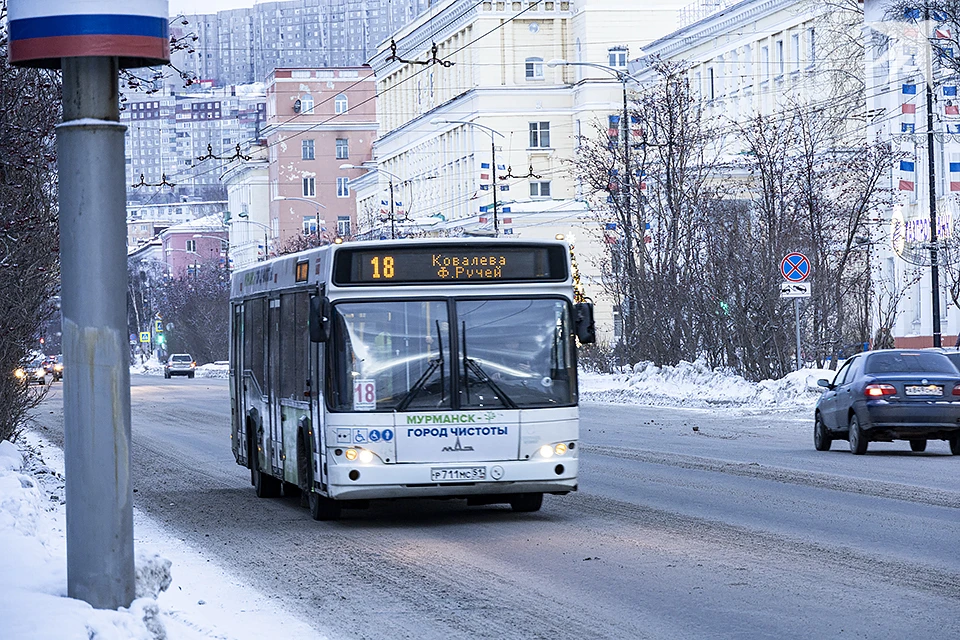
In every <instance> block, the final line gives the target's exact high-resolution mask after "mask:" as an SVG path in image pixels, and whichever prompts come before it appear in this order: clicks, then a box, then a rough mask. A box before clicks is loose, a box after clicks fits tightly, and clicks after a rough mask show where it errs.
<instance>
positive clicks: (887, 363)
mask: <svg viewBox="0 0 960 640" xmlns="http://www.w3.org/2000/svg"><path fill="white" fill-rule="evenodd" d="M864 372H865V373H947V374H951V375H956V374H957V368H956V367H955V366H953V364H952V363H951V362H950V360H949V359H948V358H947V356H945V355H943V354H942V353H930V352H916V351H886V352H882V353H872V354H870V355H869V356H868V357H867V362H866V365H865V367H864Z"/></svg>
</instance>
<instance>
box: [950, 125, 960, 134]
mask: <svg viewBox="0 0 960 640" xmlns="http://www.w3.org/2000/svg"><path fill="white" fill-rule="evenodd" d="M947 133H954V134H957V133H960V124H950V123H949V122H948V123H947Z"/></svg>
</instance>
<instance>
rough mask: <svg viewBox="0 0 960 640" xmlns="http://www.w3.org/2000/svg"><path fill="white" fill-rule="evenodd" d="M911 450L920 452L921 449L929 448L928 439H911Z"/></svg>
mask: <svg viewBox="0 0 960 640" xmlns="http://www.w3.org/2000/svg"><path fill="white" fill-rule="evenodd" d="M910 450H911V451H916V452H917V453H920V452H921V451H926V450H927V441H926V440H911V441H910Z"/></svg>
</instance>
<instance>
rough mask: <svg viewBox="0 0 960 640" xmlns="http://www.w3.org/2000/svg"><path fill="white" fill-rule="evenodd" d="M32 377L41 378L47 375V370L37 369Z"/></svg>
mask: <svg viewBox="0 0 960 640" xmlns="http://www.w3.org/2000/svg"><path fill="white" fill-rule="evenodd" d="M33 375H35V376H37V377H38V378H42V377H43V376H45V375H47V370H46V369H44V368H43V367H37V370H36V371H34V372H33Z"/></svg>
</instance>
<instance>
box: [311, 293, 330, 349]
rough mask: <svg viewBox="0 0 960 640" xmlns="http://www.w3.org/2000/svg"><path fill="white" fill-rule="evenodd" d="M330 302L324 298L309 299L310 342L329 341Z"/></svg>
mask: <svg viewBox="0 0 960 640" xmlns="http://www.w3.org/2000/svg"><path fill="white" fill-rule="evenodd" d="M330 311H331V309H330V300H329V299H328V298H327V297H326V296H311V297H310V342H326V341H327V340H329V339H330Z"/></svg>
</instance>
